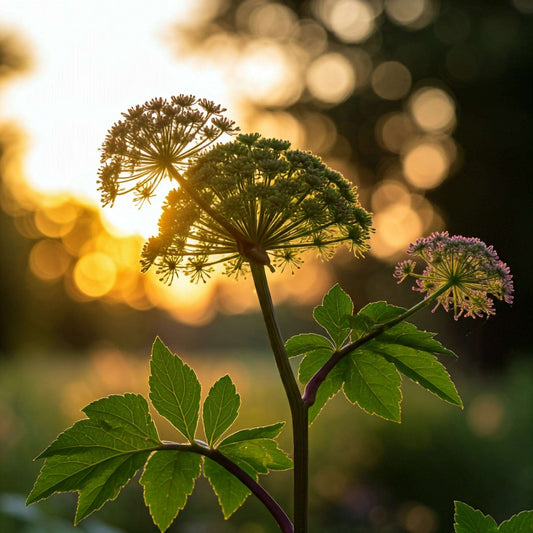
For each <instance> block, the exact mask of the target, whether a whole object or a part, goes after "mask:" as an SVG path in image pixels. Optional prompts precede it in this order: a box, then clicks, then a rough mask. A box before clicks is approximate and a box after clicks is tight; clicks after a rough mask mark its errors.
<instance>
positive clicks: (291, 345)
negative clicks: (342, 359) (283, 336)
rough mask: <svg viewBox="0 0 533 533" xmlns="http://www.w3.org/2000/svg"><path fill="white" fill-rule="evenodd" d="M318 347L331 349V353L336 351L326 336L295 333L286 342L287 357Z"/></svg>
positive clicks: (308, 351) (302, 353)
mask: <svg viewBox="0 0 533 533" xmlns="http://www.w3.org/2000/svg"><path fill="white" fill-rule="evenodd" d="M318 349H325V350H330V352H331V353H333V352H334V351H335V347H334V346H333V345H332V344H331V342H330V341H329V340H328V339H326V337H323V336H322V335H317V334H315V333H304V334H302V335H295V336H294V337H291V338H290V339H289V340H288V341H287V342H286V343H285V351H286V353H287V357H297V356H298V355H304V354H307V353H310V352H313V351H315V350H318Z"/></svg>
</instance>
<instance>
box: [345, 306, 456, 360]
mask: <svg viewBox="0 0 533 533" xmlns="http://www.w3.org/2000/svg"><path fill="white" fill-rule="evenodd" d="M404 312H405V309H404V308H403V307H396V306H395V305H389V304H387V303H386V302H374V303H371V304H368V305H366V306H365V307H363V309H361V311H359V313H357V315H356V316H355V317H352V318H351V319H350V321H351V324H352V327H353V329H354V333H357V334H358V336H357V338H360V337H362V336H363V335H366V334H367V333H369V332H370V331H371V330H372V328H373V327H374V326H375V325H377V324H384V323H385V322H388V321H389V320H392V319H394V318H396V317H397V316H399V315H401V314H402V313H404ZM365 326H366V327H365ZM363 328H364V329H363ZM434 337H435V333H430V332H429V331H421V330H419V329H418V328H417V327H416V326H415V325H414V324H410V323H409V322H400V323H399V324H396V325H395V326H394V327H392V328H391V329H389V330H387V331H385V332H384V333H382V334H381V335H380V336H379V339H380V340H384V339H387V340H388V342H394V343H396V344H403V345H404V346H410V347H411V348H416V349H417V350H424V351H427V352H431V353H435V354H439V355H455V354H454V353H453V352H452V351H451V350H448V349H446V348H444V346H442V344H441V343H440V342H438V341H436V340H435V339H434ZM391 339H392V340H391Z"/></svg>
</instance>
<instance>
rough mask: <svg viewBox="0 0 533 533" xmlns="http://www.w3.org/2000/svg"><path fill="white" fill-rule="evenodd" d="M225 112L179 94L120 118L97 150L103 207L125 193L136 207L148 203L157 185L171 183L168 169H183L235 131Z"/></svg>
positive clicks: (130, 110) (203, 100)
mask: <svg viewBox="0 0 533 533" xmlns="http://www.w3.org/2000/svg"><path fill="white" fill-rule="evenodd" d="M224 111H225V109H223V108H222V107H220V106H219V105H217V104H215V103H213V102H211V101H210V100H205V99H201V100H198V99H197V98H196V97H195V96H192V95H183V94H182V95H179V96H173V97H172V98H171V99H170V101H167V100H165V99H163V98H156V99H153V100H151V101H150V102H146V103H145V104H143V105H142V106H135V107H132V108H131V109H129V110H128V111H127V113H123V114H122V116H123V117H124V120H121V121H119V122H117V123H116V124H114V125H113V127H112V128H111V129H110V131H109V132H108V134H107V137H106V139H105V141H104V143H103V146H102V155H101V161H100V162H101V166H100V169H99V171H98V184H99V188H98V190H99V191H100V192H101V194H102V202H103V204H104V205H107V204H111V205H112V204H113V203H114V201H115V198H116V197H117V196H118V195H119V194H126V193H130V192H133V194H134V200H135V202H136V203H138V204H139V205H142V204H143V203H144V202H146V201H148V202H149V201H150V198H152V197H153V195H154V192H155V189H156V188H157V186H158V185H159V183H160V182H161V180H163V179H165V178H171V179H172V175H171V174H169V168H174V169H182V168H184V166H185V165H186V164H187V162H188V160H189V158H191V157H193V156H195V155H196V154H199V153H200V152H202V151H203V150H205V149H206V148H207V147H208V146H209V145H210V144H212V143H214V142H215V141H216V140H217V139H218V138H219V137H220V136H221V135H223V134H225V133H230V134H231V133H234V132H235V131H236V130H237V129H238V128H236V127H235V125H234V123H233V122H232V121H230V120H228V119H227V118H226V117H224V116H223V112H224Z"/></svg>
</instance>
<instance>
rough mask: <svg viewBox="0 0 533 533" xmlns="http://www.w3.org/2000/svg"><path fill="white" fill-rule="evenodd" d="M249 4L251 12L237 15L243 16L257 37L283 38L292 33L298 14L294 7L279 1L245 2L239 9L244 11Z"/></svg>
mask: <svg viewBox="0 0 533 533" xmlns="http://www.w3.org/2000/svg"><path fill="white" fill-rule="evenodd" d="M247 4H251V6H250V7H251V10H250V13H249V14H244V13H243V14H242V15H241V14H240V13H238V14H237V16H238V17H239V16H243V18H244V19H245V21H246V23H247V26H248V29H249V30H250V33H252V34H253V35H256V36H257V37H266V38H271V39H281V40H283V39H288V38H289V37H290V36H291V35H292V33H293V31H294V28H295V26H296V23H297V17H296V14H295V13H294V11H292V9H289V8H288V7H286V6H284V5H282V4H279V3H277V2H272V3H270V2H269V3H262V2H245V3H244V4H242V5H241V6H240V7H239V11H241V12H242V11H244V9H245V8H246V7H247ZM246 15H248V16H246Z"/></svg>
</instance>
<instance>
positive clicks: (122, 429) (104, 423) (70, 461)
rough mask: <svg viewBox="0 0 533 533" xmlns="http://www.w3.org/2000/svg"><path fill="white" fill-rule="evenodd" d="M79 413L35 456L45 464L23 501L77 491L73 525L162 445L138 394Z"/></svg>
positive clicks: (98, 403) (109, 496)
mask: <svg viewBox="0 0 533 533" xmlns="http://www.w3.org/2000/svg"><path fill="white" fill-rule="evenodd" d="M83 411H84V412H85V413H86V414H87V415H88V416H89V418H88V419H84V420H80V421H79V422H76V423H75V424H74V425H73V426H72V427H71V428H69V429H67V430H66V431H64V432H63V433H61V435H59V436H58V438H57V439H56V440H55V441H54V442H53V443H52V444H51V445H50V446H49V447H48V448H47V449H46V450H45V451H44V452H43V453H42V454H41V455H40V456H39V458H46V461H45V463H44V465H43V467H42V469H41V472H40V474H39V477H38V478H37V481H36V482H35V485H34V487H33V489H32V491H31V493H30V495H29V496H28V500H27V504H28V505H29V504H31V503H34V502H36V501H39V500H41V499H43V498H47V497H48V496H50V495H52V494H54V493H55V492H71V491H77V492H78V493H79V499H78V508H77V511H76V518H75V523H78V522H79V521H80V520H82V519H83V518H85V517H86V516H88V515H89V514H91V513H92V512H93V511H96V510H97V509H99V508H100V507H102V505H103V504H104V503H105V502H106V501H108V500H114V499H115V498H116V497H117V496H118V494H119V492H120V490H121V489H122V487H123V486H124V485H125V484H126V483H127V482H128V481H129V480H130V479H131V478H132V477H133V475H134V474H135V472H136V471H137V470H138V469H139V468H141V467H142V466H143V464H144V463H145V462H146V460H147V458H148V456H149V455H150V453H151V451H153V450H155V449H157V448H158V447H159V446H161V442H160V441H159V438H158V436H157V431H156V429H155V426H154V424H153V422H152V420H151V418H150V414H149V411H148V403H147V402H146V400H145V399H144V398H143V397H142V396H140V395H137V394H126V395H124V396H109V397H107V398H102V399H100V400H98V401H96V402H93V403H91V404H90V405H88V406H87V407H86V408H85V409H84V410H83Z"/></svg>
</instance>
